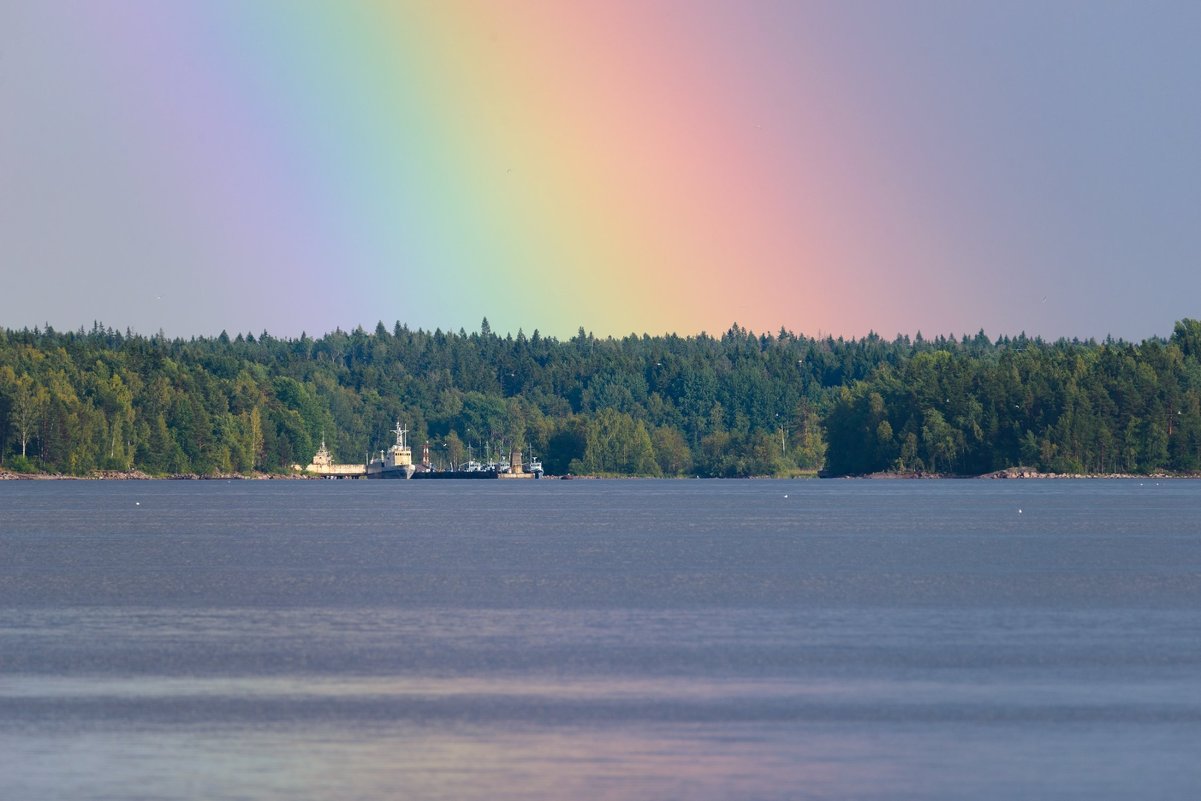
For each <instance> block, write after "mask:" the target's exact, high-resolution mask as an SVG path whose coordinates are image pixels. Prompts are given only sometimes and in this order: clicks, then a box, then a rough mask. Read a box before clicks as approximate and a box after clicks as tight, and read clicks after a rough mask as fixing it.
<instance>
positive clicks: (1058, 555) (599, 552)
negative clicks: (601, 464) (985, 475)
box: [0, 480, 1201, 801]
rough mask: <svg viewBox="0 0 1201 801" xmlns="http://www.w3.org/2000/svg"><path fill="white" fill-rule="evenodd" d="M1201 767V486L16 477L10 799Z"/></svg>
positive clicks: (1172, 787)
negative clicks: (21, 479)
mask: <svg viewBox="0 0 1201 801" xmlns="http://www.w3.org/2000/svg"><path fill="white" fill-rule="evenodd" d="M1199 787H1201V482H1199V481H1162V480H1161V481H1158V482H1157V481H1155V480H1145V481H1009V482H1006V481H991V482H990V481H937V482H935V481H931V482H915V481H897V482H888V481H871V482H868V481H574V482H562V481H541V482H520V483H518V482H514V483H504V482H474V481H472V482H418V481H410V482H378V483H376V482H333V481H326V482H232V483H230V482H224V481H221V482H134V481H129V482H66V481H60V482H15V481H10V482H0V798H4V799H10V800H13V801H16V800H18V799H30V800H31V801H40V800H41V799H47V800H49V799H55V800H56V801H57V800H58V799H66V798H70V799H141V798H145V799H184V798H187V799H192V798H204V799H356V798H362V799H375V798H405V799H723V800H724V799H794V798H796V799H801V798H817V799H824V798H828V799H843V798H853V799H956V800H958V799H977V800H979V799H998V801H999V800H1000V799H1005V800H1006V801H1008V800H1009V799H1017V798H1055V799H1089V801H1096V800H1097V799H1128V798H1144V799H1195V798H1197V797H1198V795H1197V794H1198V788H1199Z"/></svg>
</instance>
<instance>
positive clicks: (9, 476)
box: [0, 468, 320, 481]
mask: <svg viewBox="0 0 1201 801" xmlns="http://www.w3.org/2000/svg"><path fill="white" fill-rule="evenodd" d="M319 478H320V476H308V475H297V474H290V475H283V474H277V473H251V474H250V475H242V474H241V473H214V474H211V475H203V476H202V475H199V474H197V473H172V474H169V475H165V476H152V475H150V474H148V473H143V472H142V471H141V470H128V471H125V470H97V471H95V472H93V473H89V474H87V475H83V476H70V475H65V474H63V473H14V472H12V471H10V470H4V469H3V468H0V481H15V480H26V481H95V480H106V481H152V480H166V481H218V480H225V481H235V480H236V481H313V480H317V479H319Z"/></svg>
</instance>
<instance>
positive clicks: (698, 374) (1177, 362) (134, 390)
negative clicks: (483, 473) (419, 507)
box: [0, 319, 1201, 477]
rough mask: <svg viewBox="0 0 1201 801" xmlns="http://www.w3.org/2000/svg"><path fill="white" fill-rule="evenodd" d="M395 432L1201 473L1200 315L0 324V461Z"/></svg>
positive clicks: (552, 446)
mask: <svg viewBox="0 0 1201 801" xmlns="http://www.w3.org/2000/svg"><path fill="white" fill-rule="evenodd" d="M398 421H399V422H400V423H402V424H403V425H405V426H407V428H408V429H409V431H410V432H411V433H410V437H409V439H410V442H411V443H413V445H414V453H415V457H416V456H417V455H418V454H419V453H420V449H421V448H422V447H423V446H428V448H429V452H430V454H431V460H432V461H433V462H434V464H435V465H436V466H443V467H444V466H447V465H451V464H459V463H461V462H463V461H465V460H467V459H468V458H470V457H475V458H479V457H481V456H484V455H497V456H498V455H501V454H507V453H508V451H509V449H512V448H518V449H523V450H524V451H525V452H526V453H530V452H532V453H534V454H535V455H537V456H538V457H539V458H541V459H542V461H543V463H544V465H545V467H546V470H547V472H548V473H549V474H552V475H562V474H568V473H570V474H577V475H622V476H704V477H739V476H788V475H799V474H804V473H813V472H818V471H820V472H821V473H822V474H823V475H836V476H839V475H861V474H870V473H877V472H896V473H912V474H944V475H978V474H983V473H987V472H990V471H995V470H1000V469H1003V468H1007V467H1012V466H1018V465H1022V466H1026V467H1029V468H1032V469H1037V470H1040V471H1044V472H1057V473H1098V474H1109V473H1138V474H1146V473H1157V472H1171V473H1192V472H1197V471H1201V322H1198V321H1196V320H1188V319H1186V320H1181V321H1179V322H1177V323H1176V324H1175V327H1174V329H1173V332H1172V334H1171V336H1170V337H1168V338H1166V339H1165V338H1151V339H1148V340H1145V341H1143V342H1142V343H1137V344H1135V343H1129V342H1124V341H1120V340H1113V339H1107V340H1105V341H1104V342H1097V341H1094V340H1087V341H1080V340H1058V341H1054V342H1047V341H1043V340H1041V339H1038V338H1027V337H1026V336H1024V335H1022V336H1018V337H1000V338H998V339H996V340H993V339H990V338H989V337H987V336H986V335H985V334H984V332H983V331H981V332H980V333H978V334H976V335H975V336H962V337H955V336H946V337H943V336H939V337H936V338H932V339H925V338H923V337H922V336H921V334H918V335H916V336H915V337H913V338H910V337H908V336H898V337H896V338H894V339H892V340H886V339H883V338H881V337H880V336H878V335H876V334H869V335H868V336H866V337H863V338H861V339H842V338H837V339H836V338H833V337H825V338H812V337H806V336H801V335H796V334H792V333H790V332H788V331H786V330H784V329H781V330H780V331H779V332H778V333H776V334H755V333H753V332H751V331H748V330H746V329H745V328H742V327H740V326H738V325H736V324H735V325H733V326H732V327H731V328H730V329H729V330H728V331H726V332H725V333H723V334H721V335H720V336H710V335H707V334H700V335H697V336H687V337H681V336H675V335H667V336H648V335H643V336H636V335H630V336H627V337H624V338H620V339H618V338H597V337H594V336H593V335H591V334H589V333H586V332H585V331H584V329H582V328H581V329H580V330H579V332H578V333H577V335H576V336H574V337H572V338H570V339H566V340H558V339H556V338H553V337H544V336H541V335H540V334H539V333H538V332H537V331H534V332H533V333H532V334H531V335H528V336H527V335H526V334H525V333H524V332H522V331H518V332H517V334H516V335H515V336H514V335H504V336H500V335H497V334H495V333H493V332H492V330H491V328H490V326H489V325H488V321H487V320H486V319H485V320H484V321H483V322H482V323H481V325H480V328H479V330H478V331H475V332H471V333H468V332H466V331H464V330H462V329H460V330H459V331H458V332H457V333H451V332H444V331H441V330H435V331H432V332H427V331H423V330H410V329H409V328H408V327H407V326H405V325H403V324H401V323H396V324H395V325H394V326H393V327H392V329H391V330H389V329H388V328H387V327H386V326H385V325H384V324H383V323H380V324H378V325H377V326H376V327H375V330H374V331H372V332H368V331H366V330H364V329H363V328H356V329H355V330H354V331H351V332H344V331H341V330H337V331H334V332H332V333H328V334H325V335H324V336H322V337H321V338H319V339H314V338H311V337H309V336H307V335H305V334H302V335H301V336H300V337H299V338H276V337H273V336H271V335H270V334H268V333H267V332H266V331H264V332H262V333H260V334H259V335H257V336H256V335H254V334H251V333H247V334H237V335H236V336H233V337H230V336H229V335H228V334H227V333H225V332H222V333H221V334H220V335H219V336H216V337H193V338H189V339H180V338H174V339H169V338H167V337H165V336H163V335H162V334H159V335H157V336H143V335H139V334H135V333H133V332H131V331H126V332H125V333H120V332H118V331H115V330H113V329H111V328H106V327H104V326H102V325H100V324H99V323H96V324H93V326H92V328H91V330H86V329H80V330H78V331H71V332H60V331H55V330H54V329H52V328H51V327H49V326H46V327H44V328H35V329H24V330H20V331H16V330H8V329H2V330H0V467H3V468H4V469H6V470H9V471H13V472H19V473H22V472H46V473H61V474H67V475H87V474H91V473H94V472H96V471H120V472H128V471H135V470H136V471H142V472H145V473H148V474H151V475H202V476H203V475H232V474H249V473H254V472H266V473H289V472H291V471H292V465H295V464H307V463H308V462H309V460H310V459H311V458H312V456H313V454H314V453H315V452H316V450H317V448H318V446H319V445H320V444H321V442H322V440H323V439H324V441H325V442H326V443H327V445H328V447H329V449H330V450H331V451H332V452H333V454H334V457H335V459H337V460H339V461H343V462H362V461H364V460H365V459H366V458H367V456H368V454H370V453H373V452H375V451H378V450H379V449H381V448H384V447H387V445H389V444H390V443H391V441H392V435H391V434H390V433H389V432H390V429H392V428H393V427H394V425H395V424H396V423H397V422H398Z"/></svg>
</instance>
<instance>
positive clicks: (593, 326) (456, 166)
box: [10, 0, 1171, 336]
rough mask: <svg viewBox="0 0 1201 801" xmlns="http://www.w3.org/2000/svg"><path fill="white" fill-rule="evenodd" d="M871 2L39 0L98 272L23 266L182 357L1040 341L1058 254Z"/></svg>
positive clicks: (78, 312)
mask: <svg viewBox="0 0 1201 801" xmlns="http://www.w3.org/2000/svg"><path fill="white" fill-rule="evenodd" d="M851 6H854V7H846V8H843V7H842V4H837V3H829V4H816V3H804V2H798V3H778V4H777V3H767V2H764V3H758V2H756V3H752V4H749V5H747V4H743V3H737V2H723V1H722V0H711V1H709V2H703V1H701V0H698V2H683V0H650V1H649V2H632V1H631V2H626V1H625V0H616V1H614V0H570V2H562V1H561V0H554V1H551V0H545V1H544V0H495V2H483V0H479V1H478V2H465V1H464V0H430V1H426V0H386V1H384V0H381V1H380V2H371V1H370V0H361V1H360V2H353V3H341V2H332V1H330V2H324V1H323V0H301V1H300V2H293V1H292V0H255V1H254V2H242V1H241V0H211V1H209V2H196V3H187V2H179V3H174V2H172V3H158V2H143V1H140V0H96V2H89V3H57V2H53V0H51V1H50V2H47V3H32V4H25V6H24V7H21V8H20V9H18V12H17V13H18V14H19V15H21V16H22V17H23V20H22V24H23V30H24V31H25V33H26V35H27V36H28V37H29V39H28V42H29V44H28V53H30V54H33V55H31V56H30V58H31V59H34V60H36V59H37V58H38V56H37V54H38V53H42V52H45V53H48V54H49V55H46V56H45V59H44V61H42V62H39V63H40V65H41V67H42V68H43V72H42V73H41V74H39V75H38V77H37V82H38V83H37V88H38V90H39V91H42V92H45V93H46V95H47V96H50V97H53V98H55V100H54V101H53V102H54V103H56V104H57V106H55V108H57V109H58V110H59V112H60V113H58V116H56V117H54V118H53V119H52V120H51V122H49V123H48V122H47V121H46V120H42V121H40V123H41V124H42V125H43V126H46V125H53V126H57V127H56V128H55V130H59V131H60V136H61V138H63V139H64V141H66V140H69V141H67V144H68V145H69V147H67V146H65V145H62V143H61V142H60V143H59V144H60V145H62V146H63V147H64V150H72V149H73V152H79V151H80V148H81V147H83V145H84V144H86V148H85V149H86V152H87V155H86V157H85V156H79V158H80V159H81V162H82V163H83V164H84V166H85V167H86V170H85V171H90V172H89V174H88V175H86V176H83V177H75V178H67V177H63V178H62V183H63V184H64V186H65V185H67V182H68V181H70V180H75V181H77V184H76V185H78V186H81V187H83V189H84V190H85V192H84V194H83V195H82V196H81V198H82V199H77V200H75V201H73V202H74V203H75V205H74V206H73V207H71V208H68V209H66V210H65V211H63V210H61V209H60V210H57V211H55V212H54V213H57V214H65V215H67V217H66V219H65V221H64V224H65V225H66V226H68V227H74V228H75V229H81V228H82V229H84V231H85V233H86V234H87V236H88V237H90V240H89V242H88V244H87V248H86V251H85V250H84V248H83V246H80V250H79V251H76V252H71V253H66V252H64V253H62V254H58V255H57V256H56V255H55V254H54V253H50V252H47V253H41V252H38V253H37V254H35V255H36V258H35V259H34V260H33V262H34V263H32V264H31V265H30V267H31V269H34V270H37V269H43V270H51V271H53V270H68V269H69V270H75V271H81V272H84V273H86V274H87V276H88V277H87V278H86V279H85V284H86V288H87V290H88V291H87V294H86V299H85V300H81V301H79V302H78V303H77V304H76V306H75V307H72V306H70V304H63V305H61V307H60V308H62V309H65V310H67V312H69V313H73V314H74V315H75V317H76V318H77V319H68V320H65V321H62V322H63V323H65V324H66V325H67V326H73V325H76V324H78V323H80V322H90V321H91V319H100V320H101V321H103V322H107V323H111V324H116V325H119V326H121V327H124V326H125V325H126V324H133V325H134V327H135V328H136V329H139V330H142V331H147V330H149V331H153V330H155V329H157V328H164V329H165V330H166V331H167V332H168V333H170V334H181V335H187V334H197V333H199V334H204V333H215V332H216V331H218V330H220V329H222V328H225V329H228V330H229V331H230V332H231V333H232V332H233V331H248V330H253V331H254V332H256V333H257V332H258V331H259V330H260V329H262V328H267V329H269V330H270V331H271V332H272V333H274V334H278V335H296V334H299V333H300V331H301V330H302V329H305V330H307V331H308V332H309V333H321V332H324V331H327V330H332V329H333V328H334V327H336V326H340V327H343V328H350V327H353V326H355V325H360V324H361V325H364V326H365V327H369V328H370V327H371V326H374V324H375V322H376V321H377V320H382V321H384V322H385V324H387V325H389V326H390V325H391V322H392V321H394V320H401V321H403V322H405V323H407V324H409V325H411V326H413V327H418V326H420V327H423V328H427V329H433V328H435V327H439V328H443V329H453V330H457V329H458V328H460V327H465V328H467V329H468V330H473V329H474V328H475V327H476V326H477V325H478V323H479V321H480V319H481V318H483V317H485V316H487V317H488V318H489V320H490V322H491V324H492V328H493V329H494V330H496V331H500V332H505V331H510V332H514V333H515V332H516V331H517V329H518V328H524V330H525V332H526V333H527V334H529V333H531V332H532V330H533V329H534V328H539V329H541V331H542V333H544V334H550V335H555V336H570V335H572V334H573V333H574V332H575V330H576V328H577V327H578V326H583V327H585V328H586V329H588V330H593V331H595V332H596V333H597V334H600V335H618V336H620V335H624V334H627V333H630V332H638V333H643V332H648V333H663V332H671V331H674V332H680V333H696V332H700V331H702V330H705V331H709V332H719V331H722V330H725V329H726V328H727V327H728V326H729V325H730V324H731V323H734V322H737V323H740V324H741V325H743V326H745V327H749V328H751V329H753V330H756V331H774V330H776V329H778V328H780V327H782V326H783V327H787V328H789V329H791V330H794V331H800V332H805V333H809V334H817V333H820V332H822V331H824V332H827V333H828V332H834V333H836V334H847V335H861V334H864V333H866V332H867V331H868V330H869V329H876V330H879V331H881V333H883V334H885V335H891V334H893V333H896V332H897V331H906V332H912V331H913V330H915V329H917V328H922V327H925V330H926V333H927V334H932V333H947V332H955V331H970V332H974V331H975V330H976V329H977V328H978V327H979V326H981V325H987V326H991V328H990V333H1005V332H1008V333H1014V332H1016V330H1019V329H1023V328H1026V329H1030V330H1031V331H1032V332H1038V331H1040V330H1045V325H1040V321H1042V322H1043V323H1045V322H1046V319H1045V318H1043V317H1037V316H1036V315H1037V314H1046V313H1048V312H1049V309H1047V308H1040V307H1039V305H1038V302H1037V296H1040V295H1044V294H1046V290H1045V289H1044V288H1037V287H1036V288H1031V289H1029V290H1028V291H1027V290H1023V289H1019V288H1018V287H1021V285H1022V284H1021V280H1022V279H1028V278H1031V277H1032V276H1035V275H1037V274H1038V271H1039V270H1040V269H1042V268H1043V267H1044V266H1045V265H1044V264H1043V263H1042V262H1039V261H1038V260H1034V261H1031V260H1030V259H1029V258H1028V257H1029V255H1030V253H1031V252H1037V251H1038V249H1039V248H1040V247H1042V246H1043V245H1045V244H1046V243H1045V242H1044V241H1042V240H1040V239H1038V237H1039V236H1040V234H1038V232H1035V233H1033V234H1032V233H1029V232H1028V231H1026V232H1024V233H1023V234H1022V236H1023V237H1025V239H1024V240H1023V239H1022V238H1019V237H1013V236H1010V235H1009V231H1008V229H1005V228H1004V225H1005V224H1006V223H1005V214H1006V213H1009V212H1007V211H1006V208H1005V207H1002V205H1001V201H1000V200H997V201H993V200H989V199H988V198H989V197H990V196H989V195H988V194H987V187H989V186H990V185H991V186H994V187H995V186H997V184H998V181H1000V180H1002V179H1000V178H996V176H993V179H991V181H992V182H991V184H990V183H989V180H990V179H989V178H988V176H982V175H981V174H980V173H979V172H978V171H977V172H973V167H972V160H973V159H974V158H975V156H973V155H972V154H971V153H965V152H959V153H956V152H954V151H952V150H950V149H949V148H942V149H938V150H931V148H932V147H934V146H935V145H936V144H937V142H938V141H939V139H938V131H939V130H941V129H940V128H939V126H940V125H944V126H945V125H949V124H950V123H949V122H948V121H949V120H950V119H951V117H950V116H948V112H947V110H946V109H940V108H936V107H934V106H933V105H931V103H932V101H930V102H928V103H927V104H926V105H925V106H922V105H920V104H919V105H917V106H915V107H903V106H902V103H901V101H899V100H898V99H897V98H895V97H893V96H892V95H891V94H890V92H892V91H893V87H892V86H891V85H890V84H889V82H888V79H889V78H890V77H891V73H890V70H892V71H893V72H896V69H895V65H894V64H891V63H884V61H885V60H886V59H883V58H877V59H876V61H874V62H873V60H872V53H874V52H883V49H882V48H884V44H885V43H884V42H883V41H882V39H881V34H880V31H881V30H883V29H884V27H886V26H885V25H884V23H880V25H871V24H867V22H865V20H864V18H863V14H862V13H861V12H862V11H863V9H862V8H860V7H859V6H856V5H855V4H851ZM856 8H858V9H859V11H856V10H855V9H856ZM878 10H879V11H880V13H881V14H885V13H887V14H892V13H893V12H891V11H888V12H885V11H884V10H883V9H878ZM898 13H899V14H900V15H901V16H904V15H905V12H904V10H903V9H902V10H900V11H899V12H898ZM947 13H948V14H951V13H953V12H947ZM910 34H912V30H910ZM39 37H42V39H39ZM43 39H44V41H43ZM10 63H11V61H10ZM944 88H945V87H944ZM910 89H912V87H910ZM926 100H929V99H928V98H927V99H926ZM940 115H942V116H940ZM898 120H909V123H908V124H907V125H899V124H897V121H898ZM964 124H966V123H964ZM29 130H30V131H33V130H34V129H33V127H32V123H31V127H30V129H29ZM63 132H66V133H63ZM959 133H960V134H963V135H964V137H965V138H964V139H963V140H961V141H970V139H968V138H967V136H968V135H967V134H964V132H962V131H960V132H959ZM35 137H36V134H35V133H31V134H29V138H30V140H31V141H32V140H33V139H34V138H35ZM932 143H935V145H932ZM50 147H51V145H50V144H47V145H46V148H47V153H49V148H50ZM923 148H925V149H926V150H931V152H923ZM963 149H964V148H961V150H963ZM43 157H44V158H45V159H46V163H49V162H50V161H51V160H52V157H53V154H50V155H47V154H43ZM935 163H941V164H943V165H944V167H945V169H944V168H938V169H932V168H931V165H933V164H935ZM68 168H72V167H71V165H70V164H68V165H67V166H64V167H63V169H64V171H65V170H67V169H68ZM72 169H73V168H72ZM76 172H79V170H76ZM65 175H66V173H65V172H64V176H65ZM43 178H44V176H43ZM961 179H963V180H966V181H969V182H970V181H972V180H975V181H977V182H978V184H979V185H980V186H982V187H984V189H982V190H981V192H980V193H977V194H973V193H972V192H971V191H969V190H966V189H965V188H964V187H965V186H968V185H969V183H963V182H960V181H961ZM33 180H34V179H30V181H31V183H32V182H33ZM47 203H49V201H47ZM36 213H42V212H36V211H35V212H30V214H31V215H33V214H36ZM44 213H45V214H50V213H51V212H50V211H48V210H47V211H44ZM986 220H991V221H992V222H987V223H986V222H985V221H986ZM997 220H1000V222H996V221H997ZM85 221H86V222H85ZM988 225H993V226H994V227H993V228H989V227H988ZM88 226H92V227H94V229H95V230H94V231H93V230H92V228H90V227H88ZM64 247H66V246H65V245H64ZM1023 248H1027V249H1028V250H1027V251H1023ZM80 252H86V254H87V255H86V258H85V257H81V256H80ZM68 257H69V259H71V260H73V261H74V263H72V264H70V265H64V262H66V261H68V260H69V259H68ZM1023 259H1024V260H1023ZM80 261H86V262H87V263H83V264H81V263H79V262H80ZM1015 264H1023V265H1027V266H1026V267H1023V268H1022V269H1026V270H1028V271H1029V274H1028V275H1026V274H1023V275H1018V276H1016V278H1015V280H1011V281H1003V280H1001V279H999V278H997V277H996V276H997V275H998V274H999V272H1000V271H1001V270H1003V269H1010V270H1012V269H1014V267H1013V265H1015ZM966 265H970V266H971V269H972V270H973V271H974V272H967V271H966V267H965V266H966ZM118 268H120V269H121V270H125V271H126V272H127V273H128V274H129V275H131V276H132V278H131V279H130V280H131V284H133V285H136V286H138V287H146V288H145V290H144V292H145V295H144V297H142V299H141V302H140V303H139V304H138V305H137V306H136V307H130V306H128V305H122V303H123V301H121V298H123V297H126V296H128V291H127V290H128V288H122V287H114V286H110V284H111V283H112V279H111V278H108V277H106V276H111V274H112V273H113V272H114V271H116V270H118ZM1027 295H1029V296H1030V297H1027ZM1007 304H1008V306H1009V308H1011V309H1012V308H1028V309H1030V314H1028V315H1025V316H1023V315H1022V314H1017V315H1015V314H1013V313H1007V314H1001V313H998V311H997V310H998V309H1000V308H1003V307H1005V306H1006V305H1007ZM1020 304H1026V305H1020ZM44 313H45V312H41V311H39V314H44ZM64 313H66V312H64ZM50 319H52V320H53V319H55V318H50ZM1170 321H1171V318H1170V317H1166V316H1165V317H1164V322H1163V324H1164V325H1166V324H1168V323H1170ZM34 322H37V321H36V320H35V321H34ZM998 329H1000V330H998ZM1069 333H1070V332H1069ZM1076 333H1082V334H1086V335H1087V334H1091V333H1093V332H1092V331H1090V330H1085V331H1077V332H1076ZM1102 333H1103V332H1102Z"/></svg>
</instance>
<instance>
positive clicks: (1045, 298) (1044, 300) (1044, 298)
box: [1043, 295, 1047, 303]
mask: <svg viewBox="0 0 1201 801" xmlns="http://www.w3.org/2000/svg"><path fill="white" fill-rule="evenodd" d="M1046 302H1047V296H1046V295H1043V303H1046Z"/></svg>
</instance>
